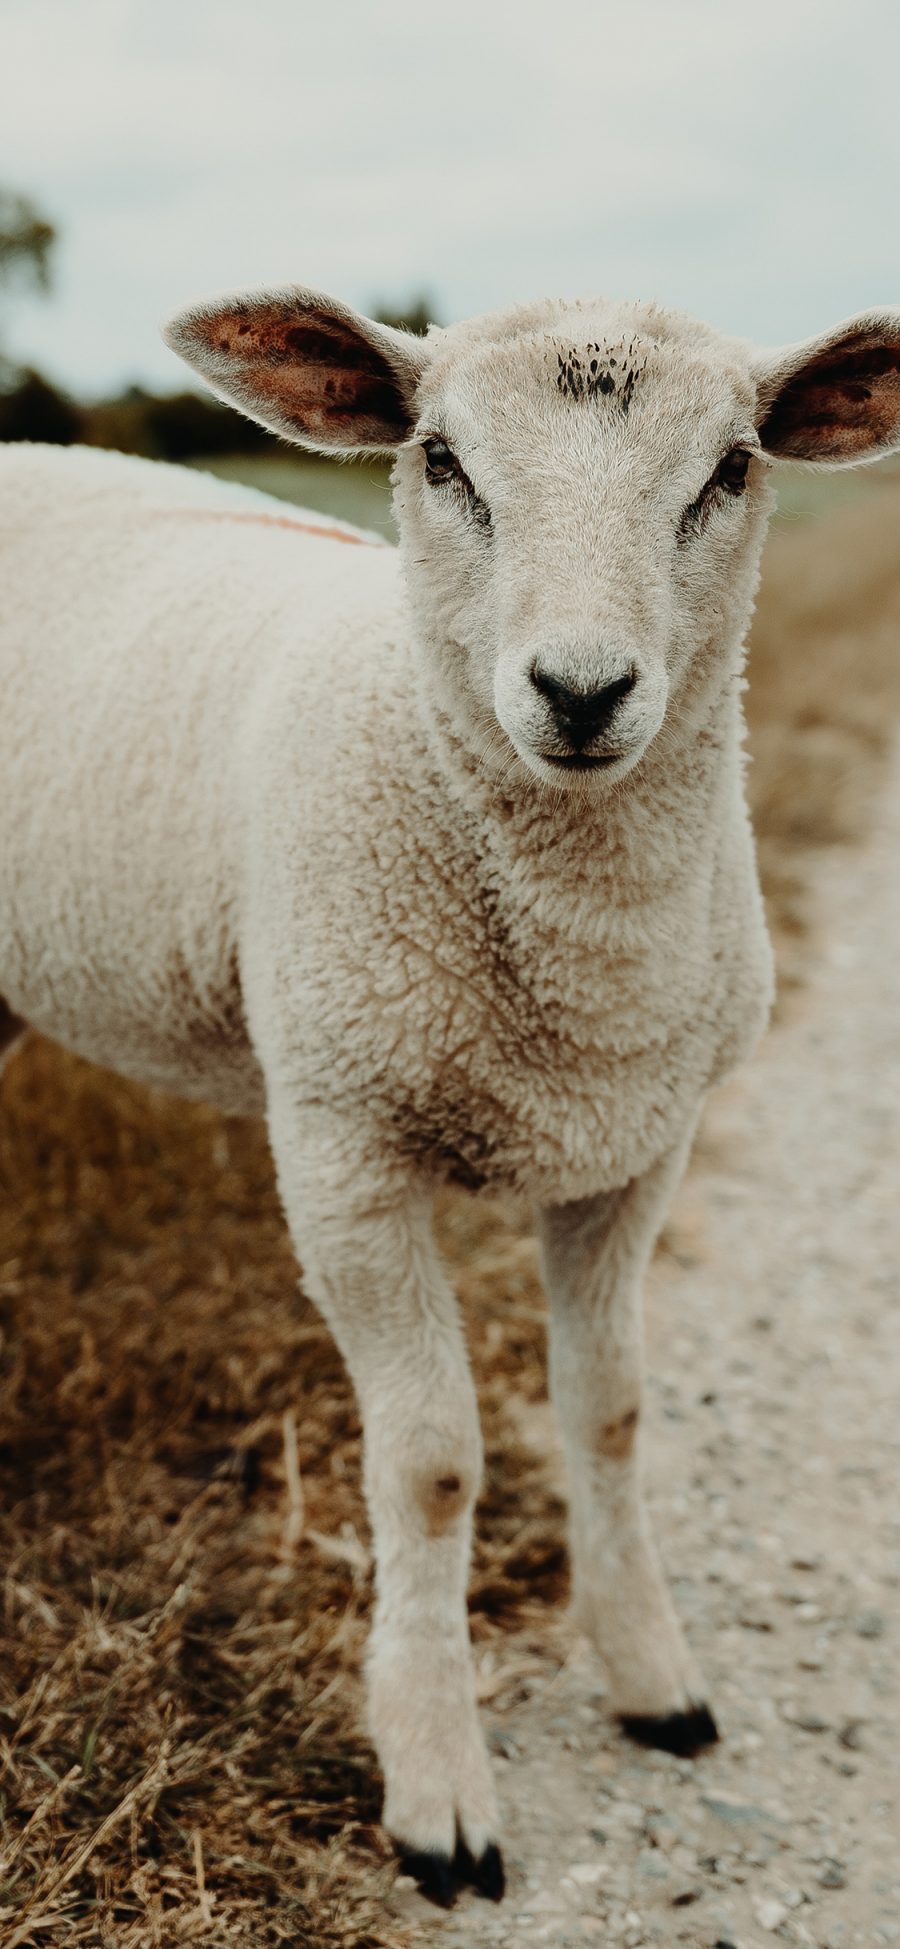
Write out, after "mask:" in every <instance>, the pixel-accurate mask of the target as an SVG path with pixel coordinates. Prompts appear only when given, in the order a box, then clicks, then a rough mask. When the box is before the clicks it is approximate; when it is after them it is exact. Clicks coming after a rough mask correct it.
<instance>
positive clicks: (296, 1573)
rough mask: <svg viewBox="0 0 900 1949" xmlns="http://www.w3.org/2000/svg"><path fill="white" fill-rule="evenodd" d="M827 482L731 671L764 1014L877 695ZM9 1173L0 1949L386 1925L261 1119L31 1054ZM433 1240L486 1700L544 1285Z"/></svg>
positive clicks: (331, 1378) (310, 1402)
mask: <svg viewBox="0 0 900 1949" xmlns="http://www.w3.org/2000/svg"><path fill="white" fill-rule="evenodd" d="M265 466H266V469H267V472H266V474H265V477H264V479H263V478H258V476H257V474H256V472H255V470H254V473H253V476H252V477H253V478H254V484H259V485H266V486H267V487H268V488H269V489H270V491H273V492H284V493H286V494H288V498H296V499H299V500H301V501H302V500H307V499H308V501H309V502H310V504H314V505H318V506H321V507H324V508H326V509H327V510H329V511H332V512H340V513H343V514H345V515H348V516H349V518H351V519H356V520H360V521H364V522H365V523H367V524H368V525H373V526H376V525H377V526H379V527H381V528H383V529H384V528H385V513H384V497H385V487H384V479H383V475H381V476H377V475H373V476H372V478H370V479H369V480H362V479H359V478H358V477H357V476H356V475H355V474H353V473H352V472H351V470H349V469H341V470H331V469H323V468H320V467H318V466H316V465H315V464H312V465H311V466H310V467H309V468H308V469H304V468H303V465H302V463H299V464H298V463H294V462H292V461H290V460H287V459H286V460H285V461H284V462H275V463H269V462H267V463H265ZM237 471H238V469H237V468H235V472H237ZM240 471H241V473H242V474H243V475H246V474H247V469H246V466H242V467H241V469H240ZM845 493H846V498H845ZM334 494H337V495H338V497H339V498H338V500H337V501H335V500H333V499H332V498H331V496H332V495H334ZM819 495H820V489H819V483H818V481H817V480H816V481H814V482H811V480H810V478H809V477H798V478H796V479H794V480H791V481H790V482H789V483H788V486H787V487H786V490H785V495H784V498H783V503H782V513H781V516H780V519H779V522H778V523H777V524H776V529H775V532H774V533H773V536H772V538H771V541H770V544H769V548H768V553H767V557H766V565H765V575H764V583H763V590H762V594H761V598H760V602H759V607H758V611H757V616H756V619H755V623H754V629H753V638H752V654H751V666H750V679H751V681H750V692H749V700H748V701H749V715H750V720H751V750H752V758H753V762H752V765H751V768H750V775H749V786H750V793H751V798H752V802H753V808H754V816H755V820H756V826H757V831H758V834H759V843H760V856H761V862H762V868H763V874H764V880H765V887H766V894H767V899H768V902H769V909H770V914H771V918H772V923H773V928H774V932H775V937H776V944H777V950H778V958H779V968H780V975H781V997H782V1003H781V1005H782V1007H783V1008H786V1009H790V1006H791V995H792V992H793V991H796V990H797V988H798V987H800V986H802V984H803V982H804V980H805V978H806V975H807V972H808V970H809V968H810V966H811V964H812V963H813V962H814V960H815V957H816V955H817V952H818V950H819V945H820V938H821V935H820V929H821V920H820V918H819V917H818V916H817V915H816V914H815V913H814V912H813V910H812V907H811V903H810V898H809V886H810V874H811V868H812V863H813V862H814V860H815V859H816V857H817V856H818V855H819V854H820V853H821V851H822V849H828V848H833V847H836V846H840V847H852V846H854V845H857V844H859V843H860V842H861V841H862V840H863V839H864V837H865V834H866V831H867V827H868V824H869V820H870V817H871V808H872V805H873V800H874V794H875V792H876V789H877V786H878V783H879V780H880V778H881V776H882V773H883V770H884V767H885V764H886V761H887V758H888V754H889V751H890V748H891V745H892V741H893V738H894V734H895V730H896V724H897V718H898V715H900V556H898V539H900V479H898V477H897V474H896V473H895V472H892V471H891V470H879V469H875V470H871V471H870V472H869V473H867V474H864V475H863V476H860V477H854V479H853V481H852V482H850V481H849V480H848V482H847V484H846V488H845V483H844V482H843V481H841V482H840V483H839V485H838V488H837V490H832V494H831V505H829V504H828V502H827V501H826V502H825V503H823V502H822V501H821V499H820V498H819V499H817V496H819ZM701 1142H702V1138H701ZM0 1195H2V1206H0V1323H2V1351H3V1375H2V1391H0V1478H2V1492H0V1509H2V1514H0V1523H2V1529H3V1553H4V1563H5V1583H4V1615H3V1623H2V1632H3V1652H2V1659H0V1671H2V1677H0V1768H2V1771H0V1791H2V1802H0V1817H2V1858H0V1940H2V1942H3V1945H4V1949H25V1946H26V1945H33V1946H34V1949H48V1946H49V1945H54V1949H56V1946H57V1945H58V1946H59V1949H62V1945H64V1944H65V1945H67V1949H68V1946H69V1945H71V1949H87V1945H91V1946H92V1949H93V1946H94V1945H101V1944H102V1945H110V1946H111V1945H113V1944H115V1946H116V1949H145V1945H159V1946H160V1949H169V1946H170V1945H174V1944H181V1943H191V1942H195V1941H197V1942H206V1943H214V1944H217V1945H218V1944H221V1945H226V1944H227V1945H228V1949H267V1946H268V1945H270V1944H272V1945H274V1944H278V1943H285V1944H291V1945H310V1946H312V1945H322V1949H338V1945H342V1946H345V1949H351V1946H352V1949H387V1945H396V1944H398V1943H399V1942H401V1941H402V1940H403V1939H404V1937H403V1934H402V1931H401V1930H399V1929H398V1926H397V1925H394V1924H389V1923H387V1922H386V1921H385V1920H384V1911H383V1907H382V1902H381V1895H382V1892H383V1890H384V1889H385V1888H387V1886H388V1885H389V1883H390V1881H391V1879H392V1870H391V1866H390V1862H389V1860H388V1856H387V1851H386V1849H385V1846H384V1843H383V1842H382V1840H381V1839H380V1837H379V1834H378V1830H377V1826H376V1819H377V1810H378V1782H377V1780H376V1778H375V1776H374V1774H373V1770H372V1760H371V1754H370V1752H369V1749H368V1747H367V1744H366V1741H365V1739H364V1737H363V1735H362V1733H361V1732H360V1730H359V1726H360V1716H359V1706H360V1679H359V1670H360V1655H361V1650H362V1645H363V1642H364V1635H365V1626H366V1617H367V1611H368V1605H369V1590H370V1563H369V1556H368V1547H367V1534H366V1526H365V1517H364V1512H363V1508H362V1503H361V1497H360V1490H359V1430H358V1423H357V1418H356V1412H355V1408H354V1404H353V1401H352V1398H351V1395H350V1392H349V1389H348V1386H347V1383H346V1380H345V1378H344V1375H343V1372H342V1369H341V1365H340V1362H339V1360H338V1357H337V1356H336V1354H335V1352H334V1349H333V1347H332V1345H331V1343H330V1340H329V1337H328V1335H327V1333H326V1332H325V1330H324V1328H323V1327H322V1326H321V1325H320V1324H319V1322H318V1320H317V1318H316V1316H315V1314H314V1313H313V1312H312V1310H311V1309H310V1308H309V1307H308V1305H307V1304H306V1302H305V1301H304V1300H303V1299H302V1297H300V1298H298V1295H297V1286H296V1268H295V1265H294V1262H293V1258H292V1254H291V1251H290V1247H289V1244H288V1241H287V1238H286V1235H285V1231H284V1226H283V1223H282V1219H281V1216H280V1212H279V1209H278V1204H277V1200H276V1196H275V1191H274V1186H273V1182H272V1173H271V1168H270V1162H269V1157H268V1152H267V1148H266V1144H265V1139H264V1135H263V1133H262V1131H261V1129H260V1128H258V1127H257V1126H256V1125H252V1124H248V1123H240V1122H237V1121H231V1122H228V1121H224V1120H222V1119H221V1118H218V1117H217V1116H215V1115H213V1114H212V1113H211V1112H207V1111H204V1110H202V1109H194V1108H186V1107H185V1106H184V1105H183V1104H180V1103H176V1102H173V1101H168V1100H165V1099H163V1098H161V1097H158V1096H153V1095H151V1094H150V1093H148V1092H144V1091H141V1090H139V1089H138V1088H136V1087H132V1086H129V1085H127V1084H125V1083H122V1082H119V1081H117V1080H115V1079H113V1078H110V1077H109V1076H107V1075H105V1074H102V1073H101V1072H99V1071H96V1070H91V1069H90V1068H88V1067H87V1066H86V1065H84V1064H81V1063H78V1062H77V1061H75V1060H73V1059H70V1058H68V1057H66V1056H64V1055H63V1054H61V1053H60V1052H59V1051H58V1050H57V1049H55V1048H53V1047H51V1046H50V1045H48V1044H46V1043H41V1042H40V1041H38V1040H36V1039H35V1040H34V1041H32V1042H30V1043H27V1044H26V1045H25V1046H24V1047H23V1049H22V1050H21V1051H20V1052H19V1053H18V1054H17V1055H16V1056H15V1057H14V1058H13V1060H12V1062H11V1064H10V1066H9V1069H8V1070H7V1072H6V1074H5V1076H4V1080H3V1084H2V1089H0ZM440 1225H441V1237H442V1242H443V1245H444V1248H445V1251H446V1253H447V1256H448V1259H449V1262H450V1265H451V1267H452V1271H453V1276H454V1279H455V1281H456V1284H457V1287H458V1290H459V1293H460V1297H461V1300H462V1304H463V1307H464V1311H465V1315H466V1321H467V1329H468V1334H469V1340H470V1345H471V1348H472V1354H473V1361H474V1365H475V1370H476V1376H477V1380H478V1386H479V1393H480V1398H481V1403H482V1411H483V1417H484V1427H485V1437H486V1452H487V1487H486V1491H485V1495H484V1498H483V1503H482V1506H481V1508H480V1511H479V1518H478V1544H477V1552H476V1560H475V1566H474V1571H473V1577H472V1585H471V1617H472V1630H473V1636H474V1639H475V1642H476V1647H477V1650H478V1655H479V1668H480V1671H481V1673H482V1678H483V1682H484V1685H485V1687H486V1689H487V1690H488V1692H489V1693H490V1694H491V1696H492V1697H493V1698H494V1699H495V1700H496V1699H497V1697H498V1696H501V1695H502V1691H503V1687H504V1686H506V1687H507V1688H509V1689H510V1692H513V1691H514V1690H515V1686H516V1684H517V1682H518V1680H517V1677H516V1672H515V1669H512V1668H510V1669H509V1670H507V1668H506V1667H505V1666H504V1661H503V1649H504V1645H505V1643H507V1642H508V1633H509V1632H510V1631H511V1630H512V1629H513V1628H515V1629H516V1630H517V1631H518V1632H520V1633H525V1634H532V1635H533V1636H534V1637H535V1639H537V1638H539V1637H540V1636H541V1634H542V1633H543V1632H544V1631H545V1630H546V1628H547V1624H546V1622H545V1620H546V1613H547V1607H548V1606H556V1605H559V1604H560V1603H561V1601H562V1600H563V1598H564V1596H565V1590H566V1574H567V1573H566V1560H565V1545H564V1512H563V1508H562V1504H561V1502H560V1500H559V1497H558V1495H557V1493H556V1490H555V1487H554V1484H553V1479H552V1476H551V1473H550V1471H549V1470H548V1469H547V1468H545V1466H544V1463H543V1459H542V1457H541V1455H540V1453H539V1452H536V1451H535V1449H534V1448H533V1447H532V1446H531V1444H529V1443H528V1442H526V1441H525V1440H524V1439H523V1437H522V1421H521V1413H520V1410H519V1408H518V1406H517V1403H518V1402H520V1401H524V1402H525V1403H526V1404H527V1403H538V1402H540V1401H542V1400H543V1398H544V1396H545V1391H546V1388H545V1371H544V1348H543V1337H544V1336H543V1302H542V1299H541V1295H540V1290H539V1286H538V1282H537V1276H536V1269H535V1256H534V1251H533V1246H532V1243H531V1239H530V1234H529V1229H528V1217H527V1213H526V1212H524V1211H522V1210H520V1209H518V1208H516V1207H515V1206H513V1205H512V1204H511V1203H507V1202H505V1201H500V1200H494V1201H492V1200H489V1199H481V1200H478V1201H474V1200H471V1199H469V1198H467V1197H465V1196H463V1195H462V1194H458V1195H457V1194H453V1195H452V1196H448V1197H447V1198H446V1199H445V1200H444V1202H443V1205H442V1209H441V1214H440ZM662 1249H663V1250H665V1249H666V1241H665V1240H664V1241H663V1246H662ZM522 1642H523V1639H522V1638H520V1639H519V1643H520V1644H521V1643H522Z"/></svg>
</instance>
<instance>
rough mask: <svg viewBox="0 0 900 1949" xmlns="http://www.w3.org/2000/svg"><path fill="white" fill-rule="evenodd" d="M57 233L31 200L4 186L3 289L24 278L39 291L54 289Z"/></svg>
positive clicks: (0, 208) (0, 207)
mask: <svg viewBox="0 0 900 1949" xmlns="http://www.w3.org/2000/svg"><path fill="white" fill-rule="evenodd" d="M55 243H56V230H55V227H54V225H53V224H52V223H50V222H49V220H48V218H47V217H45V216H43V215H42V214H41V211H40V210H39V209H38V208H37V206H36V204H34V203H32V201H31V198H30V197H29V196H22V195H20V194H19V192H18V191H17V190H10V189H3V188H2V186H0V287H2V286H5V285H9V284H12V283H14V282H15V280H16V279H17V278H21V280H22V282H23V283H24V284H26V285H29V284H30V285H33V286H34V288H35V289H36V290H38V291H49V289H50V260H51V257H52V254H53V247H54V244H55Z"/></svg>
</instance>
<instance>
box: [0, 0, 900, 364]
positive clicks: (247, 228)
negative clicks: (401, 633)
mask: <svg viewBox="0 0 900 1949" xmlns="http://www.w3.org/2000/svg"><path fill="white" fill-rule="evenodd" d="M0 64H2V68H3V71H4V78H5V86H4V91H3V93H4V102H3V115H2V123H0V183H3V184H4V185H5V186H9V187H14V188H19V189H22V190H24V191H26V192H28V193H29V194H30V195H32V196H33V197H34V198H35V199H36V200H37V201H38V202H39V203H40V205H41V206H42V207H43V208H44V209H45V210H46V212H47V214H48V215H49V216H51V217H52V219H53V220H54V221H55V222H56V223H57V224H58V226H59V230H60V237H61V242H60V248H59V251H58V256H57V259H56V275H55V283H54V290H53V293H52V295H51V296H50V297H49V298H48V299H46V300H43V301H39V300H37V299H28V300H22V299H17V300H16V302H15V305H14V306H13V305H12V304H10V303H9V302H8V301H6V303H5V306H4V310H3V312H2V313H0V337H2V340H3V343H4V345H5V346H6V348H7V349H10V350H11V351H13V352H14V353H15V354H16V355H17V356H18V357H20V358H22V359H27V360H29V361H31V362H33V363H35V364H38V365H39V366H41V367H42V368H43V369H44V370H45V371H47V372H48V373H50V374H51V376H53V377H54V378H56V379H57V380H59V381H61V382H63V383H64V384H65V385H67V386H69V387H70V388H72V389H73V390H74V391H75V392H77V393H79V394H81V395H85V396H97V395H100V394H102V393H104V392H110V391H113V390H116V389H118V388H119V387H120V386H122V385H123V384H126V383H129V382H132V381H139V382H141V383H144V384H149V385H154V386H160V387H165V388H175V387H177V386H179V385H180V384H182V383H183V382H184V380H185V376H186V375H185V374H184V369H183V368H182V367H181V366H180V364H179V362H178V360H177V359H176V358H175V356H174V354H172V353H170V352H169V351H167V349H166V348H165V346H164V345H163V344H162V341H161V339H160V337H159V326H160V322H161V321H162V320H163V319H164V318H165V317H167V316H168V315H169V314H171V313H172V312H173V311H174V310H176V309H177V308H178V307H179V306H180V305H181V304H183V303H185V302H187V301H190V300H192V299H195V298H198V297H208V296H212V295H218V294H221V293H224V292H228V291H238V290H242V289H247V288H252V287H254V286H259V287H261V286H264V285H266V284H269V285H271V284H279V285H280V284H284V283H302V284H308V285H312V286H315V287H317V288H319V289H323V290H326V291H330V292H333V293H335V294H336V295H339V296H341V297H343V298H345V299H347V300H349V301H350V302H351V303H353V304H357V305H359V306H360V307H362V308H365V307H367V306H373V305H376V304H378V303H380V302H381V303H386V304H388V303H389V304H396V305H402V304H403V303H404V302H405V301H406V300H408V299H409V298H410V297H411V296H412V295H413V294H417V293H419V292H425V293H427V294H428V296H429V297H430V299H431V302H432V305H433V311H434V315H435V316H437V317H439V318H440V319H441V320H442V321H443V322H449V321H450V320H451V319H453V318H456V317H461V316H465V315H466V314H469V313H474V312H478V311H485V310H489V309H491V308H493V307H494V306H497V305H502V304H506V303H512V302H515V301H517V300H519V299H524V298H531V297H540V296H544V295H548V294H553V295H568V296H581V295H587V294H591V293H608V294H610V295H616V296H621V297H629V298H630V297H636V298H649V297H657V298H661V299H663V300H664V301H665V302H668V303H670V304H675V305H679V306H682V307H683V308H685V309H686V310H689V311H691V312H694V313H695V314H697V315H698V316H701V317H705V318H707V319H708V320H709V321H710V322H711V323H713V324H716V325H718V326H720V327H721V328H723V329H724V330H727V331H736V332H739V333H741V334H744V335H746V336H749V337H753V338H756V339H758V340H760V341H762V342H765V343H768V344H775V343H780V342H783V341H785V340H793V339H797V338H801V337H804V336H806V335H807V334H810V333H813V332H817V331H819V330H822V329H824V328H825V327H826V326H828V325H830V324H832V323H834V322H836V321H837V320H838V319H839V318H842V317H845V316H847V315H849V314H851V313H852V312H854V311H857V310H860V309H863V308H865V307H866V306H870V305H873V304H885V303H900V241H898V239H900V225H898V219H897V202H898V194H897V193H898V188H900V115H898V111H897V106H896V99H897V75H898V72H900V6H898V4H897V0H853V4H850V0H841V3H840V4H839V3H838V0H815V4H807V0H618V4H608V0H555V3H554V0H445V3H444V4H442V5H438V4H436V0H330V4H322V0H316V3H315V4H313V3H312V0H253V4H252V5H250V4H248V0H3V8H2V20H0Z"/></svg>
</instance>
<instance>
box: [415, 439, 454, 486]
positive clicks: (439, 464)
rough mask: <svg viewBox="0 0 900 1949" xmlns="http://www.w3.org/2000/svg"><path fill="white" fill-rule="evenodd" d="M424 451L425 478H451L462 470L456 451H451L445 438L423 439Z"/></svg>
mask: <svg viewBox="0 0 900 1949" xmlns="http://www.w3.org/2000/svg"><path fill="white" fill-rule="evenodd" d="M422 452H423V453H424V455H425V479H426V480H431V481H436V480H451V479H452V477H453V475H454V474H458V473H460V472H461V468H460V464H459V461H458V460H457V458H456V455H455V453H451V452H450V448H449V447H448V445H447V443H446V441H445V440H423V442H422Z"/></svg>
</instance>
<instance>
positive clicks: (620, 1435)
mask: <svg viewBox="0 0 900 1949" xmlns="http://www.w3.org/2000/svg"><path fill="white" fill-rule="evenodd" d="M637 1424H638V1410H637V1408H629V1410H628V1413H627V1414H623V1415H622V1416H621V1418H620V1419H619V1420H618V1421H608V1422H607V1424H606V1427H605V1428H601V1429H600V1430H599V1433H598V1436H597V1447H598V1449H599V1452H600V1454H601V1455H602V1456H603V1458H604V1460H605V1461H609V1462H624V1461H626V1460H627V1457H628V1456H629V1455H630V1454H631V1451H632V1449H633V1447H634V1438H635V1435H636V1433H637Z"/></svg>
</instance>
